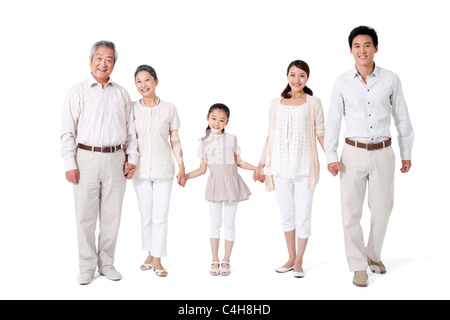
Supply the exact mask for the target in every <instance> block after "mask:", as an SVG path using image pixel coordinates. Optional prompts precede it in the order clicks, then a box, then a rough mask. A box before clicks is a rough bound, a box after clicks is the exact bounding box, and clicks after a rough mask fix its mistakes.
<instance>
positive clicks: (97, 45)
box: [90, 40, 118, 64]
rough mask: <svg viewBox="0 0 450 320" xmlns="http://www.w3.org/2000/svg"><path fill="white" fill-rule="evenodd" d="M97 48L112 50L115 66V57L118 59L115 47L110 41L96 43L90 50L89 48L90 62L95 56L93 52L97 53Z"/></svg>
mask: <svg viewBox="0 0 450 320" xmlns="http://www.w3.org/2000/svg"><path fill="white" fill-rule="evenodd" d="M99 47H107V48H110V49H112V50H113V51H114V64H116V61H117V57H118V55H117V50H116V45H115V44H114V42H111V41H105V40H100V41H97V42H96V43H94V44H93V45H92V48H91V55H90V57H91V61H92V60H93V59H94V54H95V52H96V51H97V49H98V48H99Z"/></svg>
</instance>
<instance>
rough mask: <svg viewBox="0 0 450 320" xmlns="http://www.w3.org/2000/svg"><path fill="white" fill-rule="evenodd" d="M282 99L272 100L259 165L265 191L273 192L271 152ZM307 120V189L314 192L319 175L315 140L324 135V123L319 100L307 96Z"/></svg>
mask: <svg viewBox="0 0 450 320" xmlns="http://www.w3.org/2000/svg"><path fill="white" fill-rule="evenodd" d="M281 100H282V98H281V97H279V98H276V99H274V100H272V103H271V104H270V110H269V130H268V138H267V143H266V145H265V148H264V151H263V154H262V156H261V161H260V163H261V164H264V165H265V172H264V174H265V175H266V191H273V190H275V185H274V183H273V176H272V175H273V173H272V165H271V164H272V152H273V145H274V139H275V137H276V136H275V135H276V134H277V118H276V117H277V108H278V106H279V105H280V102H281ZM306 101H307V105H308V106H307V107H308V116H307V117H308V120H307V140H308V142H307V143H308V158H309V189H310V190H311V191H314V189H315V187H316V185H317V182H318V181H319V175H320V163H319V156H318V154H317V142H316V138H317V137H321V136H323V135H325V123H324V118H323V110H322V103H321V102H320V99H319V98H317V97H314V96H310V95H307V100H306Z"/></svg>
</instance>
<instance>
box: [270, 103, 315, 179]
mask: <svg viewBox="0 0 450 320" xmlns="http://www.w3.org/2000/svg"><path fill="white" fill-rule="evenodd" d="M307 121H308V104H307V103H305V104H303V105H300V106H285V105H282V104H279V105H278V108H277V130H276V135H275V139H274V147H273V154H272V173H273V174H274V175H279V176H281V177H283V178H286V179H293V178H295V177H298V176H309V172H310V168H309V160H308V159H309V158H308V138H307V136H308V134H307Z"/></svg>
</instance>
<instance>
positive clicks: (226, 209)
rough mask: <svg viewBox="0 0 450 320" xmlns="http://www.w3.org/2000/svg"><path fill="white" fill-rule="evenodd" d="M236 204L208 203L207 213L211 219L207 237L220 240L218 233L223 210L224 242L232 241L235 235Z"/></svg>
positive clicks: (220, 227)
mask: <svg viewBox="0 0 450 320" xmlns="http://www.w3.org/2000/svg"><path fill="white" fill-rule="evenodd" d="M237 207H238V203H237V202H214V201H209V212H210V217H211V225H210V226H211V228H210V233H209V237H210V238H216V239H217V238H220V231H221V229H222V209H223V224H224V229H225V240H228V241H234V239H235V234H236V227H235V220H236V211H237Z"/></svg>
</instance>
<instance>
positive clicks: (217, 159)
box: [186, 103, 257, 276]
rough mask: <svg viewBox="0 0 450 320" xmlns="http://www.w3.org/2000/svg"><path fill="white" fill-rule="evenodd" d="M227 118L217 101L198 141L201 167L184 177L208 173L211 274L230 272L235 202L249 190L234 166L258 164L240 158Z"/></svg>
mask: <svg viewBox="0 0 450 320" xmlns="http://www.w3.org/2000/svg"><path fill="white" fill-rule="evenodd" d="M229 118H230V110H229V109H228V107H227V106H226V105H224V104H221V103H217V104H214V105H213V106H211V108H210V109H209V112H208V115H207V116H206V120H207V121H208V123H209V125H208V128H207V129H206V136H205V137H204V138H202V140H201V141H200V146H199V151H198V156H199V157H200V159H201V163H200V167H199V168H198V169H197V170H194V171H192V172H189V173H188V174H187V175H186V180H188V179H193V178H196V177H198V176H200V175H203V174H205V173H206V169H207V167H208V168H209V170H210V172H211V174H210V176H209V178H208V183H207V185H206V197H205V198H206V200H208V201H209V208H210V216H211V229H210V241H211V251H212V256H213V262H212V264H211V270H210V274H211V275H213V276H217V275H219V274H220V275H222V276H227V275H229V274H230V268H231V265H230V255H231V250H232V249H233V244H234V239H235V218H236V210H237V207H238V202H239V201H243V200H247V199H248V198H249V196H250V195H251V192H250V190H249V188H248V187H247V185H246V184H245V183H244V181H243V180H242V178H241V176H240V175H239V174H238V171H237V167H240V168H242V169H246V170H257V167H255V166H253V165H251V164H248V163H246V162H244V161H242V160H241V158H240V156H239V154H240V153H241V151H240V149H239V146H238V144H237V140H236V136H235V135H233V134H231V133H225V126H226V125H227V124H228V119H229ZM222 209H223V210H224V225H225V256H224V258H223V260H222V264H220V262H219V241H220V230H221V228H222Z"/></svg>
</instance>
